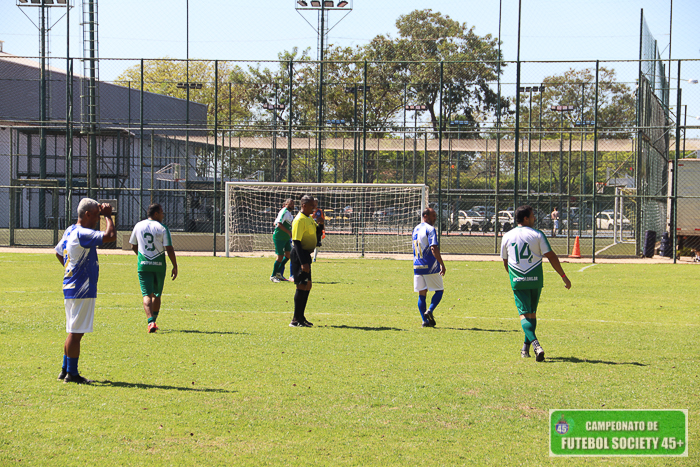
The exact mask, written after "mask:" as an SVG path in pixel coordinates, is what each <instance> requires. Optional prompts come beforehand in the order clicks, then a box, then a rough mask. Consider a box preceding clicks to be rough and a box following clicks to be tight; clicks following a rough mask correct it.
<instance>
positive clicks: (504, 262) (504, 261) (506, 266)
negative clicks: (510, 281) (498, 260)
mask: <svg viewBox="0 0 700 467" xmlns="http://www.w3.org/2000/svg"><path fill="white" fill-rule="evenodd" d="M503 267H504V268H506V272H509V271H508V260H507V259H504V260H503Z"/></svg>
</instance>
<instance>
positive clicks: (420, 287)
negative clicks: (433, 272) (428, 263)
mask: <svg viewBox="0 0 700 467" xmlns="http://www.w3.org/2000/svg"><path fill="white" fill-rule="evenodd" d="M413 291H414V292H418V313H420V319H421V321H423V327H424V328H427V327H430V321H429V320H428V319H427V318H426V317H425V314H426V313H427V312H428V309H427V308H428V305H427V296H428V285H427V283H426V281H425V276H424V275H422V274H414V275H413Z"/></svg>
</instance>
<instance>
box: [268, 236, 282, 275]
mask: <svg viewBox="0 0 700 467" xmlns="http://www.w3.org/2000/svg"><path fill="white" fill-rule="evenodd" d="M272 242H273V243H274V245H275V255H277V256H276V258H275V264H274V265H273V266H272V274H271V275H270V280H271V281H272V282H279V276H278V274H279V272H280V267H281V266H282V258H283V257H284V245H283V244H282V243H283V242H282V239H281V238H280V236H279V235H276V234H273V235H272Z"/></svg>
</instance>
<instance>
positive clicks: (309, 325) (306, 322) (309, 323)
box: [304, 320, 314, 328]
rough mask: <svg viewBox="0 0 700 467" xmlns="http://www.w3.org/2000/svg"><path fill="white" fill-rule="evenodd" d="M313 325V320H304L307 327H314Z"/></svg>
mask: <svg viewBox="0 0 700 467" xmlns="http://www.w3.org/2000/svg"><path fill="white" fill-rule="evenodd" d="M313 325H314V323H312V322H311V321H307V320H304V326H305V327H307V328H310V327H312V326H313Z"/></svg>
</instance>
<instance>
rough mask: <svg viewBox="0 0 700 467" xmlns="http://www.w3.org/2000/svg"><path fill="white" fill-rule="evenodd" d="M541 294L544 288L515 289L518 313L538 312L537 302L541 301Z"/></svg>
mask: <svg viewBox="0 0 700 467" xmlns="http://www.w3.org/2000/svg"><path fill="white" fill-rule="evenodd" d="M541 294H542V289H521V290H513V295H515V306H516V307H518V314H519V315H524V314H525V313H537V304H538V303H539V302H540V295H541Z"/></svg>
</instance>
